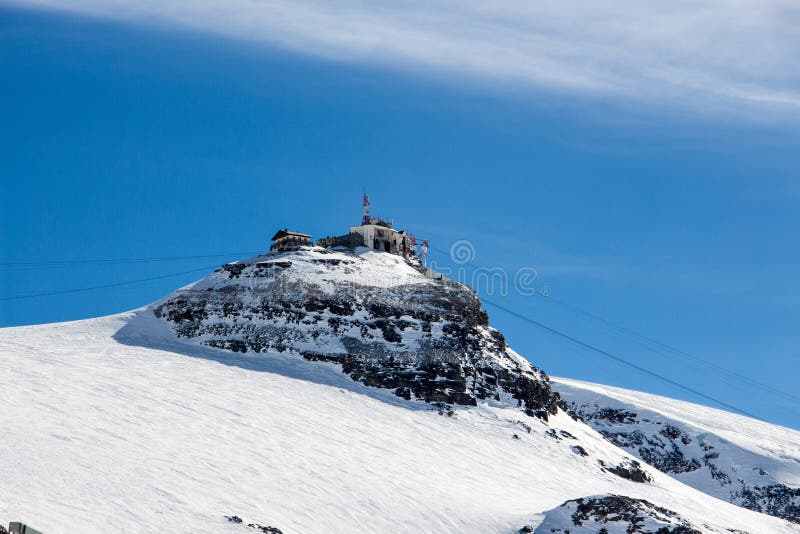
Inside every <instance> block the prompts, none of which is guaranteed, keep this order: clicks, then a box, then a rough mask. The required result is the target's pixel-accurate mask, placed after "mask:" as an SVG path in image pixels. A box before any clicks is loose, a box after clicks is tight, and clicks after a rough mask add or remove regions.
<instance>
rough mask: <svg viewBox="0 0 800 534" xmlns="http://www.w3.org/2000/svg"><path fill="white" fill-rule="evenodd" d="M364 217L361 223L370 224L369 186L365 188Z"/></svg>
mask: <svg viewBox="0 0 800 534" xmlns="http://www.w3.org/2000/svg"><path fill="white" fill-rule="evenodd" d="M363 212H364V217H363V218H362V219H361V224H369V196H367V188H366V187H365V188H364V208H363Z"/></svg>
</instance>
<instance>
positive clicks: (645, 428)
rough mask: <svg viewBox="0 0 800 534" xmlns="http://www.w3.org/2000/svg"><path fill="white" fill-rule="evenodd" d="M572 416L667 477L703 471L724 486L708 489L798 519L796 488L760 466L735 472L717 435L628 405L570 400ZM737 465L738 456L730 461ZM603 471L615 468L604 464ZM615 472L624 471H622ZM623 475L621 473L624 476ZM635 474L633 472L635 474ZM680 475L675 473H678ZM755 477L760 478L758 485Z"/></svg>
mask: <svg viewBox="0 0 800 534" xmlns="http://www.w3.org/2000/svg"><path fill="white" fill-rule="evenodd" d="M571 407H572V410H574V411H575V412H576V413H577V414H578V416H579V417H580V418H581V419H583V420H584V421H586V422H587V423H588V424H589V425H590V426H592V427H594V428H595V429H596V430H598V431H599V432H600V433H601V434H603V436H605V437H606V439H608V440H609V441H611V442H612V443H613V444H615V445H617V446H618V447H622V448H624V449H626V450H627V451H629V452H630V453H632V454H634V455H635V456H637V457H639V458H641V459H642V460H643V461H644V462H646V463H647V464H649V465H652V466H653V467H654V468H656V469H658V470H659V471H662V472H664V473H667V474H670V475H682V474H684V473H693V475H692V476H693V477H697V476H698V474H697V473H695V472H697V471H700V470H704V471H705V476H707V477H709V478H710V480H712V481H715V482H716V483H717V484H719V486H720V488H726V491H725V493H722V494H721V492H717V493H712V494H713V495H715V496H718V497H721V498H723V499H726V500H729V501H730V502H732V503H734V504H737V505H739V506H742V507H744V508H748V509H750V510H754V511H756V512H761V513H764V514H769V515H773V516H776V517H780V518H783V519H786V520H788V521H792V522H794V523H800V488H791V487H789V486H786V485H784V484H780V483H776V482H775V481H774V479H773V478H772V477H770V475H769V473H767V472H766V471H765V470H764V469H759V468H754V471H755V473H757V474H758V477H756V478H755V481H753V477H752V476H751V477H745V478H747V480H745V479H743V478H742V475H741V474H740V475H738V476H737V475H736V466H735V465H734V466H732V465H730V463H729V462H730V460H726V459H725V458H721V457H720V453H719V451H718V450H717V448H716V447H715V444H714V443H717V440H718V438H713V437H712V436H708V435H707V433H706V432H705V431H702V430H696V431H692V429H691V428H690V427H681V426H679V425H678V424H674V423H672V422H670V421H669V420H663V419H662V420H659V417H658V416H655V415H649V416H648V417H640V415H639V414H637V413H636V412H635V411H633V410H631V409H623V408H614V407H608V406H599V405H597V404H595V403H592V404H583V405H577V404H571ZM734 462H735V463H738V460H735V461H734ZM607 470H608V471H611V472H615V471H614V470H612V469H609V468H607ZM616 474H619V475H620V476H623V475H625V472H624V470H617V471H616ZM626 478H627V476H626ZM637 478H638V476H637ZM678 478H679V479H680V477H678ZM759 478H763V480H764V482H763V483H759Z"/></svg>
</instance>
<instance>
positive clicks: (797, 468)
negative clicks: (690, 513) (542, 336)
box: [554, 378, 800, 523]
mask: <svg viewBox="0 0 800 534" xmlns="http://www.w3.org/2000/svg"><path fill="white" fill-rule="evenodd" d="M554 387H555V389H556V390H557V391H558V392H559V393H561V395H562V397H564V399H565V400H566V401H567V402H568V403H569V404H570V406H571V407H572V408H573V409H574V410H575V412H577V414H578V415H580V417H581V418H582V419H583V420H584V421H585V422H586V423H587V424H588V425H589V426H591V427H592V428H594V429H595V430H597V431H598V432H600V433H601V434H603V435H604V436H606V438H608V440H609V441H611V442H612V443H614V444H615V445H617V446H619V447H622V448H624V449H625V450H627V451H629V452H630V453H631V454H633V455H634V456H637V457H638V458H640V459H641V460H643V461H644V462H646V463H647V464H649V465H651V466H653V467H655V468H657V469H659V470H661V471H663V472H664V473H667V474H669V475H671V476H672V477H674V478H676V479H678V480H680V481H681V482H684V483H686V484H688V485H690V486H692V487H694V488H697V489H699V490H700V491H703V492H704V493H708V494H709V495H714V496H715V497H719V498H720V499H723V500H726V501H730V502H732V503H734V504H738V505H740V506H744V507H746V508H749V509H751V510H756V511H758V512H763V513H765V514H770V515H774V516H777V517H782V518H784V519H788V520H790V521H793V522H795V523H800V432H797V431H795V430H790V429H788V428H783V427H780V426H777V425H772V424H769V423H764V422H760V421H754V420H752V419H750V418H747V417H743V416H739V415H736V414H731V413H728V412H723V411H720V410H715V409H713V408H708V407H705V406H697V405H694V404H691V403H687V402H680V401H676V400H672V399H665V398H664V397H659V396H656V395H649V394H646V393H639V392H634V391H628V390H623V389H619V388H613V387H609V386H602V385H599V384H590V383H586V382H579V381H575V380H567V379H561V378H557V379H554Z"/></svg>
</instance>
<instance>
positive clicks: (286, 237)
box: [269, 228, 311, 252]
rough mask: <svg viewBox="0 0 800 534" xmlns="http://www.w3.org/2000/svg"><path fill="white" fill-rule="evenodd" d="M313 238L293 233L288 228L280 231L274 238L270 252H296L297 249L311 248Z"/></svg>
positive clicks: (300, 233)
mask: <svg viewBox="0 0 800 534" xmlns="http://www.w3.org/2000/svg"><path fill="white" fill-rule="evenodd" d="M310 246H311V236H310V235H308V234H304V233H302V232H293V231H291V230H289V229H287V228H284V229H283V230H278V231H277V233H276V234H275V235H274V236H272V244H271V245H270V246H269V250H270V252H273V251H277V252H286V251H287V250H294V249H296V248H297V247H310Z"/></svg>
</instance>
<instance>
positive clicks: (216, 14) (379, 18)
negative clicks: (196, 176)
mask: <svg viewBox="0 0 800 534" xmlns="http://www.w3.org/2000/svg"><path fill="white" fill-rule="evenodd" d="M0 1H2V0H0ZM13 3H16V4H22V5H27V6H34V7H44V8H54V9H61V10H68V11H73V12H79V13H83V14H87V15H92V16H99V17H108V18H113V19H117V20H126V21H136V22H139V23H158V24H164V23H168V24H170V23H171V24H176V25H179V26H182V27H185V28H189V29H193V30H199V31H204V32H213V33H216V34H220V35H224V36H226V37H230V38H234V39H241V40H246V41H252V42H260V43H269V44H273V45H277V46H281V47H283V48H286V49H290V50H294V51H298V52H302V53H306V54H313V55H317V56H322V57H325V58H329V59H332V60H337V61H357V62H372V63H376V64H392V65H399V66H401V67H404V68H411V69H414V68H417V69H425V70H427V71H434V72H439V71H441V72H446V73H449V74H458V73H461V74H464V75H468V76H471V77H474V78H476V79H480V80H483V81H485V82H489V83H491V84H497V85H503V86H508V85H511V84H513V85H514V86H516V87H518V88H523V89H524V88H525V87H533V88H542V89H546V90H550V91H556V92H564V91H567V92H570V93H577V94H586V95H590V96H601V97H603V98H608V97H611V98H615V99H619V100H621V101H626V102H636V103H644V104H656V105H659V106H661V105H667V106H670V107H671V108H675V107H677V108H684V109H692V110H693V111H698V110H709V111H712V112H723V113H727V112H731V111H737V112H744V113H748V114H752V115H753V116H757V115H758V114H761V113H769V114H773V115H774V116H778V115H780V114H785V113H791V114H793V115H794V114H797V115H798V116H800V68H797V67H798V59H797V58H798V57H800V4H798V3H797V1H796V0H704V1H703V0H670V1H662V2H651V1H646V0H593V1H591V2H587V1H578V0H540V1H528V0H494V1H491V2H486V1H484V0H439V1H423V0H375V1H372V2H368V1H364V0H218V1H211V0H13Z"/></svg>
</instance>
